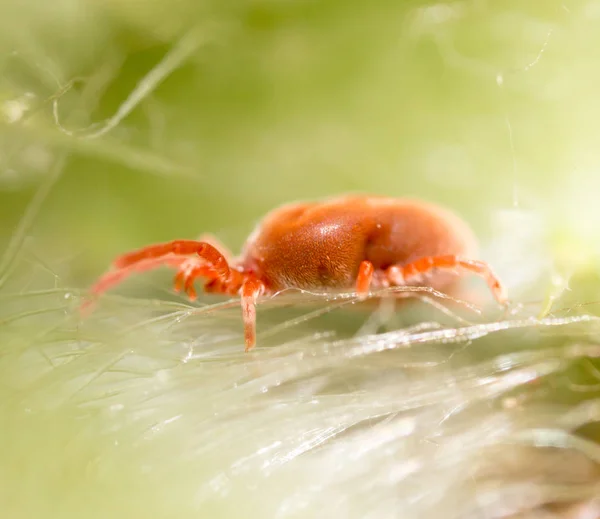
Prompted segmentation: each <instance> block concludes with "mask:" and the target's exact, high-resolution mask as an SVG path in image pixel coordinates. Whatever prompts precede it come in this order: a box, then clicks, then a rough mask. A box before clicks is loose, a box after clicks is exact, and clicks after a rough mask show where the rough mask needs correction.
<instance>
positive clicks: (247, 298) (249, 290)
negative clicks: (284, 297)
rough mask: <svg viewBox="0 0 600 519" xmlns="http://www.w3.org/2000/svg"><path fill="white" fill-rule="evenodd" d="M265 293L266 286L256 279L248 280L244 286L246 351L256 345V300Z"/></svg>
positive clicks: (243, 310) (243, 313)
mask: <svg viewBox="0 0 600 519" xmlns="http://www.w3.org/2000/svg"><path fill="white" fill-rule="evenodd" d="M264 291H265V285H264V284H263V283H262V281H259V280H258V279H256V278H254V277H251V278H248V279H246V281H244V284H243V285H242V317H243V319H244V340H245V342H246V351H250V350H251V349H252V348H254V345H255V344H256V300H257V299H258V297H259V296H260V295H262V294H263V293H264Z"/></svg>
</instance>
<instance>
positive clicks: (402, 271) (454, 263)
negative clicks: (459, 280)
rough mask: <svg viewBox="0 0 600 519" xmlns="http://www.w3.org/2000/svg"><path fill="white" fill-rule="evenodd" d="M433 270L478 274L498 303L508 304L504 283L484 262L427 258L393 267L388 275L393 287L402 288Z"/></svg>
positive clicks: (388, 270)
mask: <svg viewBox="0 0 600 519" xmlns="http://www.w3.org/2000/svg"><path fill="white" fill-rule="evenodd" d="M432 270H447V271H450V272H457V271H462V272H467V273H472V274H477V275H478V276H481V277H482V278H483V279H484V280H485V281H486V283H487V284H488V286H489V287H490V290H491V292H492V294H493V295H494V297H495V299H496V301H498V303H500V304H502V305H504V304H506V303H507V302H508V299H507V296H506V292H505V290H504V287H503V286H502V283H500V280H499V279H498V278H497V277H496V275H495V274H494V272H493V271H492V269H491V267H490V266H489V265H488V264H487V263H485V262H483V261H476V260H469V259H464V258H461V257H459V256H453V255H447V256H427V257H424V258H419V259H418V260H416V261H413V262H412V263H408V264H406V265H394V266H391V267H390V268H388V269H387V271H386V275H387V278H388V279H389V281H390V282H391V283H392V284H393V285H398V286H400V285H406V284H408V282H410V280H411V278H413V279H414V278H418V277H419V276H421V275H423V274H427V273H429V272H430V271H432Z"/></svg>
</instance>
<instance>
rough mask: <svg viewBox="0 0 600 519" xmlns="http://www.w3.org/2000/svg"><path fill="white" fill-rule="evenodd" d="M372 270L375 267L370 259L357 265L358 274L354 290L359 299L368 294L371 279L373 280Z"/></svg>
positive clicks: (373, 270)
mask: <svg viewBox="0 0 600 519" xmlns="http://www.w3.org/2000/svg"><path fill="white" fill-rule="evenodd" d="M373 272H375V268H374V267H373V263H371V262H370V261H366V260H365V261H362V262H361V263H360V266H359V267H358V275H357V276H356V292H357V293H358V297H359V298H360V299H365V298H366V297H367V296H368V295H369V290H370V288H371V281H373Z"/></svg>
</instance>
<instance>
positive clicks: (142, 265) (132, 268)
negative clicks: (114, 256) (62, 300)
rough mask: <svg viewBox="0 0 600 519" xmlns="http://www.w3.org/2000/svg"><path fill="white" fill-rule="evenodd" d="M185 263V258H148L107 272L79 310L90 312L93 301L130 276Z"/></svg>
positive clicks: (177, 266) (91, 290) (94, 286)
mask: <svg viewBox="0 0 600 519" xmlns="http://www.w3.org/2000/svg"><path fill="white" fill-rule="evenodd" d="M186 261H188V258H185V257H181V258H178V257H170V258H148V259H145V260H141V261H138V262H137V263H133V264H131V265H129V266H127V267H124V268H121V269H118V270H113V271H111V272H107V273H106V274H104V275H103V276H102V277H101V278H100V279H99V280H98V281H97V282H96V283H95V284H94V285H93V286H92V288H91V289H90V294H91V295H92V298H90V299H87V300H86V301H85V302H84V303H83V305H82V307H81V310H82V311H84V312H85V311H88V310H90V309H91V307H92V305H93V302H94V300H95V299H96V298H97V297H98V296H99V295H101V294H102V293H104V292H106V291H107V290H110V289H111V288H113V287H114V286H116V285H118V284H120V283H122V282H123V281H124V280H125V279H126V278H128V277H129V276H131V275H132V274H136V273H138V274H139V273H141V272H146V271H148V270H153V269H156V268H159V267H162V266H164V265H167V266H170V267H175V268H182V266H183V265H184V264H185V262H186Z"/></svg>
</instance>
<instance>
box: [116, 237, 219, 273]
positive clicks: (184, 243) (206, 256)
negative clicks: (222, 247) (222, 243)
mask: <svg viewBox="0 0 600 519" xmlns="http://www.w3.org/2000/svg"><path fill="white" fill-rule="evenodd" d="M192 254H196V255H198V256H200V257H201V258H202V259H203V260H204V261H206V263H208V264H209V265H210V266H211V267H212V268H213V269H214V270H215V271H216V272H217V274H218V275H219V277H221V278H227V277H228V276H229V263H227V260H226V259H225V256H223V254H221V253H220V252H219V251H218V250H217V249H216V248H215V247H214V246H212V245H211V244H210V243H206V242H202V241H194V240H175V241H171V242H167V243H158V244H156V245H150V246H148V247H144V248H142V249H138V250H136V251H133V252H128V253H127V254H123V255H122V256H119V257H118V258H117V259H116V260H115V262H114V266H115V267H116V268H117V269H121V268H124V267H128V266H129V265H133V264H134V263H138V262H139V261H141V260H143V259H148V258H161V257H165V256H167V255H173V256H190V255H192Z"/></svg>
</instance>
